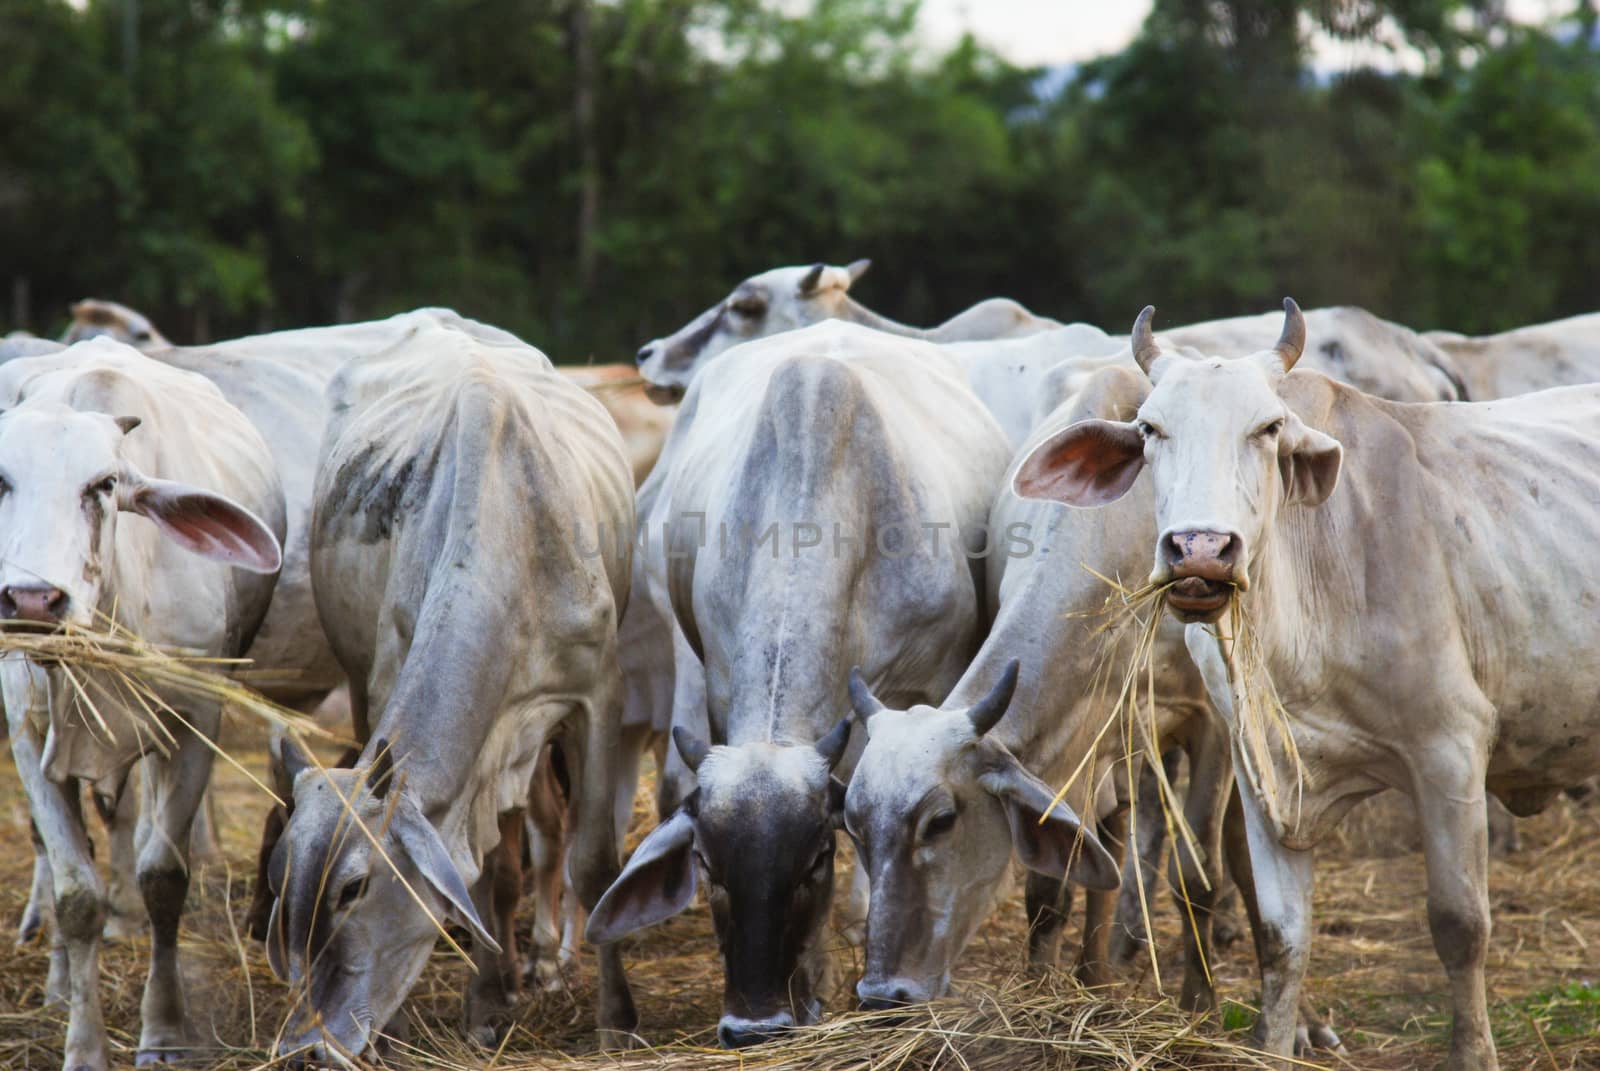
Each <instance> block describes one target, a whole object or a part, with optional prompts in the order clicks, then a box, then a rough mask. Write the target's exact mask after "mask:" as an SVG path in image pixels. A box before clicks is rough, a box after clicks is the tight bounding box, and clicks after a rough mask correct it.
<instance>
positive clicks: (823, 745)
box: [817, 718, 850, 770]
mask: <svg viewBox="0 0 1600 1071" xmlns="http://www.w3.org/2000/svg"><path fill="white" fill-rule="evenodd" d="M849 745H850V719H849V718H840V719H839V724H838V725H835V726H834V727H833V728H832V729H829V730H828V735H827V736H824V737H823V738H822V739H821V740H818V741H817V754H818V755H821V756H822V761H823V762H825V763H827V764H828V769H830V770H831V769H833V768H834V767H835V766H837V765H839V760H840V759H842V758H844V749H845V748H846V747H848V746H849Z"/></svg>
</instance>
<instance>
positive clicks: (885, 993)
mask: <svg viewBox="0 0 1600 1071" xmlns="http://www.w3.org/2000/svg"><path fill="white" fill-rule="evenodd" d="M933 997H934V994H933V992H932V991H931V990H929V989H928V987H927V986H924V985H920V984H918V983H917V982H914V981H912V980H910V979H908V978H889V979H886V980H882V981H879V980H877V979H872V978H863V979H861V981H859V982H857V983H856V1000H857V1002H858V1003H859V1004H860V1006H861V1010H862V1011H887V1010H888V1009H890V1008H904V1007H906V1006H907V1005H909V1004H926V1003H927V1002H928V1001H930V1000H932V999H933Z"/></svg>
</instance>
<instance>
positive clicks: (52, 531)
mask: <svg viewBox="0 0 1600 1071" xmlns="http://www.w3.org/2000/svg"><path fill="white" fill-rule="evenodd" d="M0 406H4V407H5V410H4V413H3V415H0V473H3V474H4V483H3V484H0V533H3V535H0V563H3V564H0V617H3V618H5V619H6V620H7V621H8V622H17V621H31V622H36V623H42V624H44V625H50V624H55V623H59V622H70V623H73V624H76V625H82V626H97V625H101V624H102V623H103V620H104V619H106V618H109V619H112V620H115V621H116V622H117V624H119V625H121V626H123V627H126V628H128V629H130V630H131V631H133V632H134V633H136V634H138V635H140V636H142V637H144V638H145V639H146V640H148V641H150V642H153V643H157V644H162V645H167V646H172V647H181V648H187V649H192V650H197V651H201V652H204V653H207V654H212V655H223V656H233V655H238V654H241V653H242V652H243V651H244V650H245V648H246V647H248V646H249V644H250V641H251V639H252V637H253V636H254V635H255V633H256V631H257V629H258V628H259V627H260V625H261V622H262V619H263V616H264V615H265V613H266V610H267V604H268V601H269V599H270V598H271V593H272V585H273V581H272V576H271V574H273V573H274V572H276V571H277V569H278V566H279V564H280V562H281V555H280V549H279V547H280V539H281V537H282V535H283V531H284V516H283V513H284V510H283V491H282V489H281V487H280V486H279V483H278V478H277V475H276V473H275V472H274V469H273V465H272V457H271V454H270V453H269V452H268V449H267V446H266V444H265V443H264V442H263V441H262V439H261V436H260V435H259V434H258V433H257V432H256V430H255V429H254V428H253V427H252V426H251V425H250V423H249V421H247V420H246V419H245V417H244V416H243V414H241V413H240V412H239V411H238V410H236V409H234V408H233V407H232V406H230V405H229V404H228V403H227V402H226V401H224V400H223V398H222V396H221V395H220V394H219V393H218V391H217V390H216V388H215V387H214V386H213V385H212V384H210V383H208V382H207V381H206V380H204V379H201V378H200V377H198V376H192V375H188V374H186V373H182V372H178V371H175V370H173V369H170V368H167V367H165V366H162V365H159V364H155V363H152V362H150V361H148V360H146V359H145V358H144V357H142V356H140V355H139V354H138V353H136V352H134V351H132V350H130V349H128V348H127V347H124V346H122V345H120V344H118V343H115V342H112V341H110V340H96V341H92V342H85V343H81V344H79V345H76V346H73V347H71V348H70V349H68V350H67V351H66V352H64V353H62V354H58V355H53V356H47V357H37V358H25V359H22V360H17V361H12V362H10V363H9V364H7V365H6V366H5V367H4V368H3V369H0ZM197 414H198V415H200V416H201V419H197ZM125 513H126V514H137V515H138V516H139V517H140V518H143V519H142V520H135V519H132V518H131V517H128V518H121V515H122V514H125ZM119 518H121V519H119ZM195 555H199V556H200V557H202V558H209V559H211V560H212V562H215V563H217V564H209V563H203V562H199V561H197V560H196V558H195ZM61 674H62V671H61V670H60V669H59V668H54V667H45V666H41V665H36V664H33V663H31V662H27V661H24V660H22V659H20V658H16V657H10V658H6V659H4V660H3V661H0V685H3V691H4V698H5V708H6V717H7V722H8V725H9V728H10V734H11V751H12V756H13V757H14V758H15V760H16V765H17V770H18V773H19V774H20V776H21V778H22V783H23V786H24V788H25V789H26V791H27V794H28V800H29V804H30V806H31V808H32V812H33V820H34V824H35V826H36V827H37V829H38V832H39V835H40V839H41V841H42V843H43V847H44V852H45V855H46V858H47V859H48V862H49V878H50V881H49V888H48V889H46V890H44V892H45V893H46V895H47V897H48V898H49V899H51V900H53V906H54V919H55V923H54V929H55V932H54V934H53V938H52V942H53V943H52V950H51V978H50V984H49V985H48V986H47V996H48V997H49V998H50V999H60V1000H66V1001H67V1002H68V1003H69V1009H70V1010H69V1019H68V1026H67V1040H66V1046H65V1059H64V1066H65V1067H66V1068H68V1069H69V1071H81V1069H85V1068H88V1069H101V1068H106V1067H108V1066H109V1061H108V1058H107V1053H106V1037H105V1028H104V1025H103V1023H102V1020H101V1013H100V998H99V991H98V986H99V981H100V976H99V966H98V958H99V940H100V931H101V925H102V923H103V920H104V917H105V910H106V905H105V895H104V890H103V889H102V886H101V882H100V878H99V876H98V875H97V873H96V871H95V867H94V861H93V858H92V856H91V853H90V848H89V841H88V838H87V835H86V833H85V831H84V828H83V823H82V816H81V813H80V811H79V803H78V787H77V782H78V781H80V780H81V781H87V782H90V783H91V784H94V785H97V786H100V787H102V788H103V787H105V786H107V785H119V784H120V783H121V782H122V780H123V778H125V777H126V774H127V771H128V769H129V767H130V766H132V765H133V763H135V762H137V761H138V760H139V758H140V756H141V754H143V755H144V756H145V775H144V779H143V785H144V793H145V801H144V820H143V822H142V823H141V828H140V835H139V839H138V844H137V853H138V858H137V871H138V885H139V888H140V890H141V891H142V893H143V898H144V903H145V907H146V910H147V911H148V913H149V919H150V926H151V932H152V946H151V961H150V973H149V976H148V978H147V980H146V984H145V991H144V1000H143V1003H142V1006H141V1008H142V1018H143V1027H142V1029H141V1031H140V1036H139V1049H138V1054H137V1062H138V1063H140V1064H146V1063H160V1062H165V1061H168V1060H171V1059H174V1058H176V1057H178V1056H180V1055H182V1053H183V1051H184V1050H185V1049H186V1048H188V1047H189V1046H190V1045H192V1044H194V1043H195V1042H197V1041H198V1040H199V1038H198V1035H196V1034H195V1033H194V1032H193V1031H192V1030H191V1028H190V1024H189V1023H188V1020H187V1015H186V1012H185V1005H184V999H183V992H182V986H181V982H180V971H179V966H178V946H177V935H178V924H179V919H180V918H181V916H182V913H183V902H184V897H185V896H186V895H187V892H188V888H189V868H188V859H187V851H188V844H189V835H188V834H189V829H190V825H191V823H192V821H193V819H194V815H195V810H196V807H197V806H198V804H199V802H200V799H201V796H202V794H203V793H204V791H205V787H206V782H207V780H208V778H209V776H210V770H211V758H212V752H211V748H210V744H209V743H208V742H207V740H210V739H214V738H215V736H216V732H217V727H218V724H219V721H220V718H221V708H220V703H219V702H217V701H215V700H197V699H195V698H193V697H182V696H174V697H172V699H171V704H172V706H173V707H174V708H175V709H177V710H179V711H181V713H182V717H183V719H184V720H186V721H187V722H188V723H189V724H190V725H192V726H193V727H194V729H195V730H196V731H197V732H198V733H199V734H201V736H204V737H206V738H207V740H202V739H200V737H199V736H197V735H196V733H195V732H191V731H190V730H189V729H186V728H184V727H183V726H182V724H181V723H180V722H179V721H178V720H177V719H175V718H172V717H170V716H166V715H163V716H162V717H161V721H162V723H163V725H164V727H165V729H166V731H167V732H169V733H171V734H172V736H173V739H175V740H176V745H175V746H173V747H170V748H162V747H160V746H159V744H158V740H159V736H158V734H157V732H156V730H155V729H154V728H153V727H151V726H150V725H149V724H148V723H147V722H146V720H145V717H146V716H145V715H143V714H142V713H141V712H140V709H139V708H138V707H134V706H124V705H123V703H122V702H120V701H119V700H118V699H116V698H115V691H114V689H112V690H104V691H102V692H101V693H100V695H99V697H98V699H97V704H96V705H97V708H98V710H99V715H100V718H101V719H104V723H103V724H102V722H101V721H100V720H98V719H97V720H95V721H93V722H91V721H90V720H89V716H88V715H87V714H86V713H85V712H84V711H83V710H82V709H80V708H79V706H78V703H77V700H76V699H75V695H76V693H75V691H74V689H73V688H72V687H71V685H70V684H69V683H68V682H67V681H66V679H65V678H64V677H62V675H61Z"/></svg>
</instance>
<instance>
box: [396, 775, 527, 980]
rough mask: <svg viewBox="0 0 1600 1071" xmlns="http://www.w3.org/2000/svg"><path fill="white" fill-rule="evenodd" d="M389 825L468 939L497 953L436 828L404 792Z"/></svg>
mask: <svg viewBox="0 0 1600 1071" xmlns="http://www.w3.org/2000/svg"><path fill="white" fill-rule="evenodd" d="M390 828H391V829H392V830H394V833H395V836H396V837H398V838H399V840H400V846H401V847H402V848H403V849H405V853H406V857H407V858H408V859H410V860H411V865H412V866H414V867H416V868H417V872H418V873H419V874H421V875H422V878H423V880H424V881H426V882H427V883H428V884H429V885H430V886H431V887H432V888H433V891H434V892H436V893H438V894H439V895H440V896H441V897H443V898H444V900H445V902H446V903H448V904H449V905H450V913H451V914H452V915H454V916H455V917H456V918H457V919H458V920H460V921H461V922H462V923H463V924H465V925H466V927H467V929H468V930H469V931H471V933H472V939H473V940H474V941H480V942H482V944H483V946H484V947H485V948H487V949H489V950H490V951H492V952H494V953H496V954H498V953H499V952H500V942H498V941H496V940H495V939H494V937H493V936H491V935H490V933H489V929H488V927H486V926H485V925H484V924H483V919H481V918H479V917H478V909H477V908H475V907H473V906H472V894H471V893H469V892H468V891H467V883H466V881H465V880H464V879H463V878H462V877H461V871H460V870H458V869H457V868H456V863H455V860H454V859H451V858H450V851H449V849H448V848H446V847H445V846H444V841H443V840H441V839H440V837H439V831H438V830H436V829H434V828H433V823H432V822H430V821H428V819H427V817H426V816H425V815H423V813H422V811H420V810H419V809H418V808H417V805H416V804H415V803H413V802H412V801H411V800H410V799H408V798H407V797H406V795H405V794H404V792H402V793H401V794H400V801H399V806H397V807H395V809H394V820H393V822H392V823H391V824H390Z"/></svg>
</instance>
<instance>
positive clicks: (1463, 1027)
mask: <svg viewBox="0 0 1600 1071" xmlns="http://www.w3.org/2000/svg"><path fill="white" fill-rule="evenodd" d="M1442 751H1443V749H1442V748H1440V747H1437V746H1436V747H1433V748H1430V749H1429V750H1427V751H1426V752H1425V754H1426V755H1427V757H1428V759H1429V760H1431V761H1432V763H1433V765H1432V767H1431V768H1429V769H1426V770H1420V771H1418V772H1417V777H1416V785H1417V787H1416V802H1417V817H1418V818H1419V819H1420V820H1421V826H1422V831H1423V845H1422V847H1423V855H1424V858H1425V860H1426V863H1427V868H1428V928H1429V929H1430V930H1431V931H1433V947H1434V949H1435V950H1436V951H1437V952H1438V953H1439V960H1440V962H1442V963H1443V964H1444V969H1445V973H1446V974H1448V975H1449V977H1450V996H1451V1003H1452V1004H1453V1005H1454V1011H1455V1016H1454V1022H1453V1023H1452V1024H1451V1028H1450V1067H1451V1069H1452V1071H1489V1069H1492V1068H1497V1067H1499V1066H1500V1065H1499V1060H1498V1058H1497V1057H1496V1055H1495V1050H1494V1040H1493V1038H1492V1037H1491V1036H1490V1033H1489V1008H1488V1001H1487V1000H1486V998H1485V995H1484V982H1483V967H1484V962H1485V961H1486V960H1487V958H1488V954H1489V925H1490V923H1489V832H1488V822H1487V819H1486V814H1485V810H1484V804H1483V795H1484V790H1483V779H1484V773H1483V769H1482V764H1481V763H1480V762H1477V761H1475V760H1474V759H1473V758H1472V757H1470V756H1447V755H1444V754H1442V753H1441V752H1442ZM1452 758H1453V759H1456V760H1457V761H1453V762H1452V761H1448V760H1449V759H1452Z"/></svg>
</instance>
